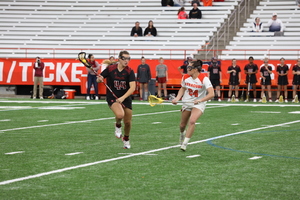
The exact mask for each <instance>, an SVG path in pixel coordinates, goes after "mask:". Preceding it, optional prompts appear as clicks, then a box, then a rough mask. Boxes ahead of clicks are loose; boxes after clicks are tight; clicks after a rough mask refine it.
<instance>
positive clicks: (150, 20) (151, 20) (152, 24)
mask: <svg viewBox="0 0 300 200" xmlns="http://www.w3.org/2000/svg"><path fill="white" fill-rule="evenodd" d="M150 22H152V28H154V25H153V21H152V20H150V21H149V22H148V28H150Z"/></svg>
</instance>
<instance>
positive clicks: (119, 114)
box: [110, 102, 125, 138]
mask: <svg viewBox="0 0 300 200" xmlns="http://www.w3.org/2000/svg"><path fill="white" fill-rule="evenodd" d="M110 109H111V110H112V111H113V113H114V114H115V119H116V126H115V136H116V137H117V138H122V128H121V127H122V124H121V122H122V119H123V118H124V116H125V112H124V109H123V107H122V104H120V103H117V102H115V103H113V104H112V105H111V106H110Z"/></svg>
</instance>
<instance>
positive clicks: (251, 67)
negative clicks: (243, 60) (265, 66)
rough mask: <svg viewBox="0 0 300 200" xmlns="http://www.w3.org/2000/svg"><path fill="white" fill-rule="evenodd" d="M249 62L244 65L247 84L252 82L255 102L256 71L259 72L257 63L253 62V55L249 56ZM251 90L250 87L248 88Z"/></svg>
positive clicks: (254, 100)
mask: <svg viewBox="0 0 300 200" xmlns="http://www.w3.org/2000/svg"><path fill="white" fill-rule="evenodd" d="M248 60H249V64H247V65H246V66H245V67H244V72H245V74H246V84H247V85H248V83H249V82H250V84H251V85H252V89H253V97H254V98H253V102H256V83H257V79H256V73H257V72H258V67H257V65H256V64H255V63H253V61H254V58H253V57H252V56H250V57H249V59H248ZM248 90H250V88H248ZM248 101H249V99H246V100H245V102H248Z"/></svg>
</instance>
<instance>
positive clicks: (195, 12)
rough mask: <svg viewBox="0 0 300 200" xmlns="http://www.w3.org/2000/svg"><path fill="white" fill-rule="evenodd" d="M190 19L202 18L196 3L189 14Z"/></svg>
mask: <svg viewBox="0 0 300 200" xmlns="http://www.w3.org/2000/svg"><path fill="white" fill-rule="evenodd" d="M189 18H190V19H201V18H202V12H201V10H199V8H198V4H197V3H193V9H192V10H191V11H190V13H189Z"/></svg>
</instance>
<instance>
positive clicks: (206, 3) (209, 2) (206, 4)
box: [202, 0, 213, 6]
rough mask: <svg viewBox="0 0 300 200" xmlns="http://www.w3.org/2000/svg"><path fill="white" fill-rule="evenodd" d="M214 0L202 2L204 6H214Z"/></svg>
mask: <svg viewBox="0 0 300 200" xmlns="http://www.w3.org/2000/svg"><path fill="white" fill-rule="evenodd" d="M212 2H213V1H212V0H202V3H203V6H212Z"/></svg>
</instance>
